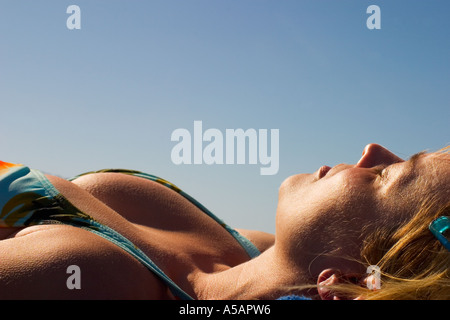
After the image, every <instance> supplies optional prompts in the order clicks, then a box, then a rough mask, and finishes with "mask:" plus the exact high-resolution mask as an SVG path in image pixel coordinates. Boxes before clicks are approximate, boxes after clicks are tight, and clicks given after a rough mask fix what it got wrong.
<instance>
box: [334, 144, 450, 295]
mask: <svg viewBox="0 0 450 320" xmlns="http://www.w3.org/2000/svg"><path fill="white" fill-rule="evenodd" d="M449 151H450V147H446V148H444V149H441V150H440V152H442V153H449ZM447 190H448V189H447ZM443 193H444V197H448V192H447V193H446V192H443ZM440 216H450V199H448V198H444V199H442V195H437V194H436V195H434V196H432V197H431V198H429V199H426V200H424V201H423V202H422V204H421V206H420V208H419V209H418V210H417V212H416V214H415V215H414V217H413V218H412V219H411V220H409V221H407V222H405V223H404V224H403V225H401V226H400V227H397V228H395V229H394V230H392V229H391V230H389V229H388V228H386V227H385V228H384V229H378V230H377V231H375V232H374V233H372V235H371V236H370V237H369V238H367V239H366V241H365V242H364V244H363V248H362V250H361V260H362V261H364V264H367V266H369V265H376V266H378V267H379V268H380V272H381V288H379V289H378V290H370V289H368V288H367V287H364V286H361V284H354V283H346V284H342V285H337V286H333V288H330V289H331V290H333V291H334V292H339V293H341V294H342V295H345V296H348V297H353V298H355V297H358V296H360V297H362V298H363V299H373V300H410V299H413V300H444V299H445V300H448V299H450V252H449V251H448V250H447V249H446V248H445V247H444V246H443V245H442V244H441V243H440V242H439V241H438V240H437V239H436V238H435V237H434V235H433V234H432V233H431V232H430V230H429V225H430V223H431V222H432V221H433V220H435V219H436V218H438V217H440Z"/></svg>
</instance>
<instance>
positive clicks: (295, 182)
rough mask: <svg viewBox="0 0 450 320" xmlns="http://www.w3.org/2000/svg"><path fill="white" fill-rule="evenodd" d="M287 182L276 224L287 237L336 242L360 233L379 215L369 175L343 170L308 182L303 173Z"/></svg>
mask: <svg viewBox="0 0 450 320" xmlns="http://www.w3.org/2000/svg"><path fill="white" fill-rule="evenodd" d="M302 178H303V180H302ZM285 182H286V184H285V185H284V186H283V188H282V190H280V195H281V197H280V201H279V204H278V210H277V225H276V226H277V233H278V232H279V233H280V234H284V235H285V236H286V239H287V240H289V239H290V241H292V240H294V239H295V241H297V242H299V243H301V242H303V243H304V242H305V241H306V242H308V243H309V244H310V245H311V244H312V243H313V242H315V241H320V242H322V243H324V242H328V241H336V239H337V238H338V237H344V235H345V236H349V234H350V233H355V232H359V231H360V230H361V227H362V225H363V224H365V223H367V221H368V220H370V219H372V218H374V216H376V213H375V211H374V208H375V202H374V190H373V187H372V185H373V184H372V180H368V178H367V177H363V176H361V175H356V174H354V173H352V172H342V173H339V174H336V175H334V176H331V177H329V178H327V179H323V180H319V181H316V182H313V183H305V177H301V176H300V177H293V178H291V179H289V180H287V181H285ZM369 182H370V183H369ZM319 238H320V240H319Z"/></svg>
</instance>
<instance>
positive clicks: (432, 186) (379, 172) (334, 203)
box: [276, 144, 450, 257]
mask: <svg viewBox="0 0 450 320" xmlns="http://www.w3.org/2000/svg"><path fill="white" fill-rule="evenodd" d="M449 158H450V156H449V155H448V154H443V153H429V154H425V153H420V154H417V155H414V156H412V157H411V158H410V159H409V160H408V161H404V160H403V159H401V158H399V157H398V156H396V155H395V154H393V153H391V152H390V151H389V150H387V149H385V148H383V147H382V146H380V145H377V144H370V145H368V146H366V148H364V151H363V154H362V157H361V159H359V161H358V162H357V163H356V164H355V165H347V164H340V165H337V166H335V167H333V168H330V167H327V166H323V167H321V168H320V169H318V170H317V171H316V172H315V173H313V174H299V175H295V176H292V177H289V178H288V179H286V180H285V181H284V182H283V184H282V185H281V187H280V192H279V203H278V208H277V224H276V228H277V229H276V234H277V241H278V243H279V244H281V245H282V246H281V247H282V248H283V250H285V251H287V252H288V254H290V255H293V254H294V255H295V254H296V252H297V254H298V248H302V250H305V248H306V249H307V250H308V251H309V253H311V254H312V255H317V254H320V253H324V252H332V253H337V254H342V255H350V256H352V255H356V257H359V249H360V246H361V244H362V241H363V239H364V238H365V235H367V234H368V233H370V232H371V231H373V230H374V229H373V228H374V227H375V226H379V225H380V224H382V225H385V226H395V225H397V224H399V223H401V222H403V221H405V220H406V219H409V218H411V217H412V215H413V213H414V212H415V210H416V209H417V208H418V206H419V205H420V201H421V199H423V198H424V196H425V195H427V194H436V193H438V194H439V193H441V194H442V199H447V198H448V197H449V196H450V188H449V183H450V170H449V169H450V166H449V160H450V159H449Z"/></svg>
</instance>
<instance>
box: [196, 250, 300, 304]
mask: <svg viewBox="0 0 450 320" xmlns="http://www.w3.org/2000/svg"><path fill="white" fill-rule="evenodd" d="M290 269H291V268H289V267H288V266H287V265H285V264H283V263H282V262H281V261H277V259H275V250H274V248H270V249H268V250H266V251H264V252H263V253H262V254H261V255H259V256H258V257H256V258H253V259H252V260H249V261H247V262H244V263H241V264H239V265H237V266H235V267H232V268H228V269H226V270H224V271H221V272H216V273H209V274H206V273H200V274H198V275H197V276H196V281H195V282H194V283H195V287H194V291H195V292H196V293H197V297H198V299H200V300H252V299H260V300H272V299H277V298H279V297H281V296H284V295H288V294H294V293H295V294H299V290H296V287H299V286H300V285H301V284H305V281H306V280H305V279H306V277H304V276H303V275H302V274H301V273H299V272H297V271H295V270H290Z"/></svg>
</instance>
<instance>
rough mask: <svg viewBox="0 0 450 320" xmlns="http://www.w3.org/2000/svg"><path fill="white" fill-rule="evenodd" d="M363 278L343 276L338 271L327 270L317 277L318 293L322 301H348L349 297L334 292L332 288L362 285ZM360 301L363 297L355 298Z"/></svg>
mask: <svg viewBox="0 0 450 320" xmlns="http://www.w3.org/2000/svg"><path fill="white" fill-rule="evenodd" d="M362 278H363V277H362V276H360V275H343V274H342V273H341V271H340V270H337V269H325V270H323V271H322V272H321V273H320V274H319V276H318V277H317V291H318V293H319V296H320V298H321V299H322V300H348V297H345V296H343V295H340V294H338V293H336V292H333V290H332V289H331V288H332V286H333V285H337V284H340V283H349V282H353V283H359V284H361V279H362ZM360 299H361V297H357V298H355V300H360Z"/></svg>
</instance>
